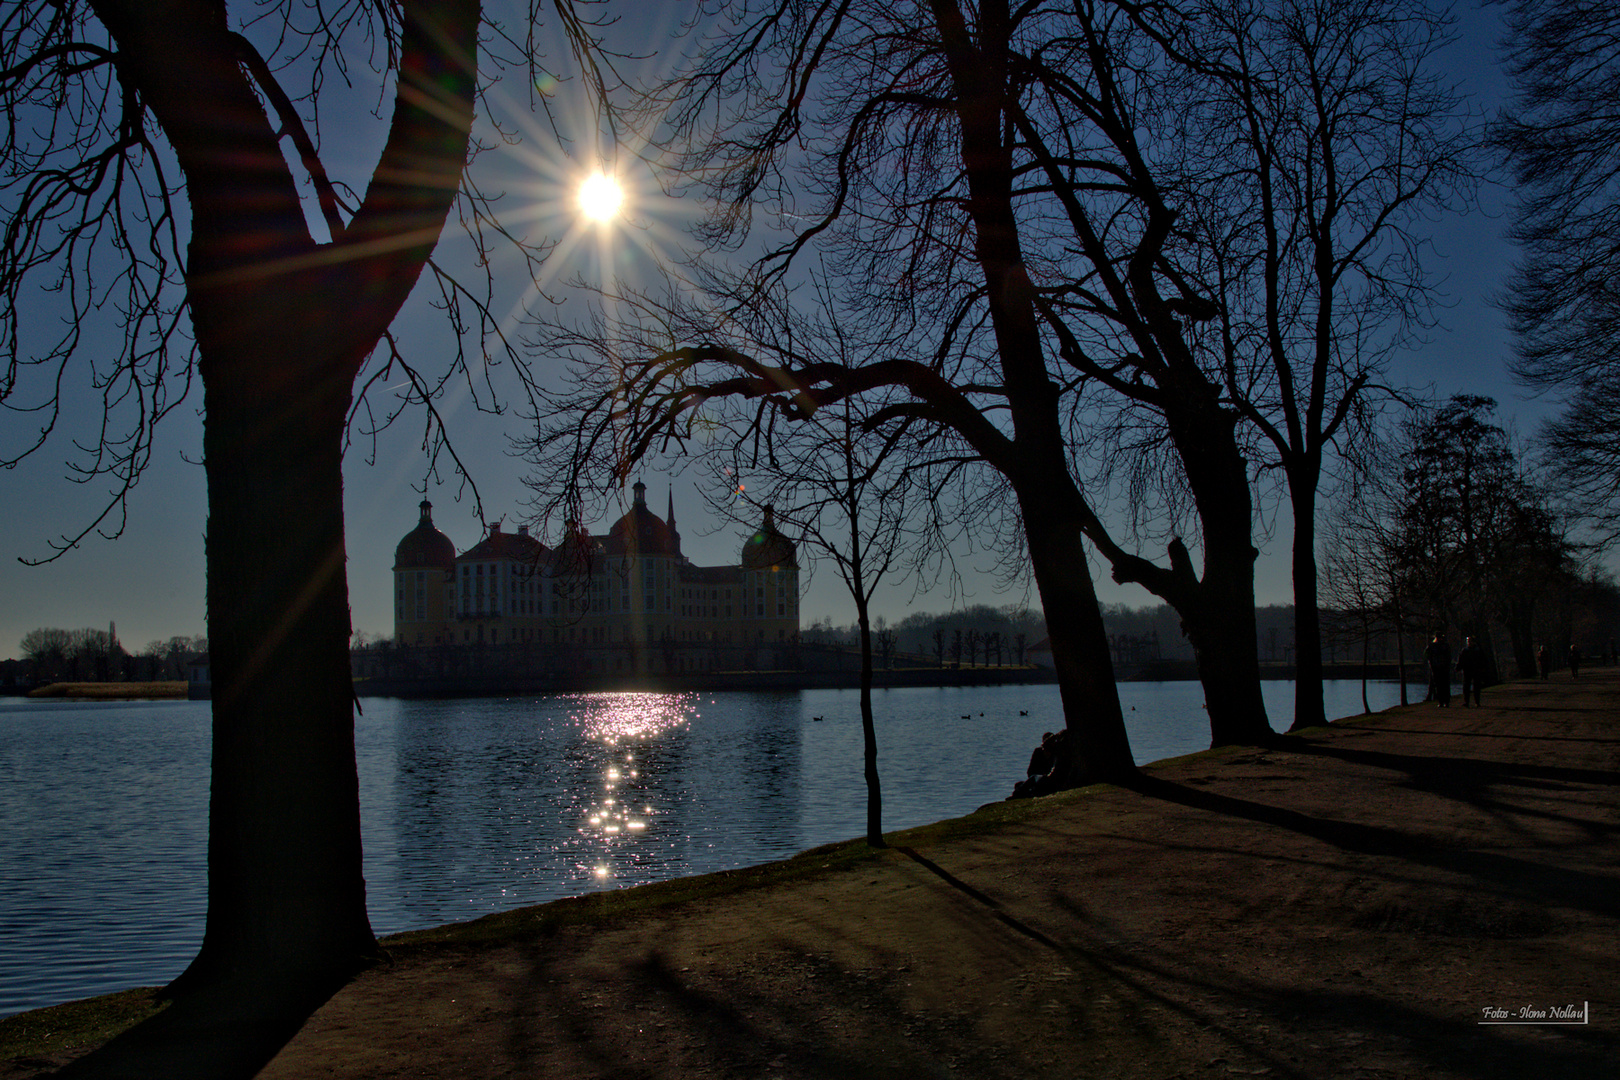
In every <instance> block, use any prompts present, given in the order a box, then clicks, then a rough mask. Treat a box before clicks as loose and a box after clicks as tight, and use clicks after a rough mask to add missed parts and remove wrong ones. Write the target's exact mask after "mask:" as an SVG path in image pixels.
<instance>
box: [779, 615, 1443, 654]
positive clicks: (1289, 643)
mask: <svg viewBox="0 0 1620 1080" xmlns="http://www.w3.org/2000/svg"><path fill="white" fill-rule="evenodd" d="M1323 621H1324V623H1325V624H1326V625H1327V626H1328V627H1329V628H1333V627H1336V626H1339V625H1341V624H1342V625H1343V626H1345V627H1347V628H1348V627H1350V626H1352V625H1358V624H1356V623H1355V621H1354V620H1351V619H1348V618H1341V617H1340V616H1339V614H1338V613H1335V612H1323ZM1255 622H1256V626H1257V631H1256V636H1257V642H1258V645H1259V648H1260V660H1261V662H1262V663H1279V664H1285V663H1291V662H1292V661H1293V653H1294V605H1292V604H1268V605H1266V606H1264V607H1260V608H1256V609H1255ZM1103 625H1104V626H1105V627H1106V628H1107V631H1108V641H1109V645H1110V646H1111V647H1112V650H1113V654H1114V662H1115V663H1116V664H1132V663H1146V662H1148V661H1150V660H1191V659H1193V654H1192V646H1191V645H1190V644H1188V642H1187V638H1186V635H1184V634H1183V633H1182V632H1181V618H1180V616H1178V615H1177V614H1176V612H1175V609H1173V608H1172V607H1170V605H1168V604H1157V605H1154V606H1150V607H1139V608H1136V607H1129V606H1127V605H1125V604H1105V605H1103ZM873 632H874V634H879V633H885V632H886V633H892V634H893V635H894V640H893V648H894V651H895V652H896V654H898V655H902V656H912V657H925V658H928V659H931V660H939V659H941V645H942V644H943V660H944V661H946V662H953V661H956V660H957V658H956V657H955V656H954V655H953V650H955V649H956V648H958V647H959V648H960V650H961V652H960V661H959V662H961V663H973V664H981V663H988V664H996V663H998V660H997V659H996V657H995V656H994V655H993V654H986V653H985V651H984V648H985V642H986V641H995V640H998V639H997V638H996V635H1000V637H999V641H1000V643H1001V646H1002V650H1003V652H1004V655H1005V659H1003V660H1001V661H999V662H1000V663H1008V664H1012V663H1023V662H1025V659H1024V658H1027V655H1028V650H1029V649H1030V648H1033V647H1034V646H1036V645H1038V644H1039V643H1040V642H1041V641H1043V640H1044V639H1045V638H1046V619H1045V617H1044V616H1043V615H1042V614H1041V613H1040V612H1039V611H1038V610H1034V609H1032V608H1029V607H1026V606H1023V605H1018V604H1009V605H1007V606H1004V607H991V606H990V605H988V604H977V605H975V606H973V607H969V608H963V609H962V610H960V611H952V612H946V613H944V614H932V613H929V612H920V611H919V612H913V613H912V614H910V615H907V616H906V617H905V618H904V619H902V620H900V621H899V622H897V623H888V622H886V621H885V620H884V619H882V618H881V617H880V618H878V619H876V620H875V621H874V622H873ZM803 637H804V639H805V640H806V641H812V642H821V643H826V644H834V645H847V646H850V647H852V648H853V647H855V646H857V645H859V643H860V636H859V632H858V629H857V628H856V626H855V625H854V624H853V623H851V624H849V625H847V626H835V625H834V624H833V623H832V620H830V619H828V618H825V617H824V618H822V619H819V620H817V621H816V622H814V623H812V624H810V625H809V626H807V627H806V628H805V629H804V631H803ZM959 640H960V642H961V645H960V646H958V645H957V642H958V641H959ZM1020 640H1021V641H1022V642H1023V648H1024V652H1023V654H1022V656H1023V658H1018V659H1015V656H1016V655H1018V654H1017V646H1018V643H1019V641H1020ZM969 642H973V643H975V644H976V655H975V657H974V658H972V659H970V656H969ZM1414 647H1416V648H1419V649H1420V648H1421V646H1420V645H1416V640H1415V638H1414V640H1412V641H1409V642H1407V648H1406V650H1405V652H1406V657H1407V659H1408V660H1411V659H1413V658H1414V656H1415V655H1416V653H1415V652H1414ZM878 648H879V650H880V651H881V645H879V646H878ZM1361 649H1362V645H1361V640H1360V636H1359V633H1357V634H1351V633H1349V632H1348V630H1347V631H1346V632H1345V633H1344V634H1336V633H1332V632H1330V633H1328V634H1326V635H1325V636H1324V640H1323V643H1322V659H1323V660H1325V661H1327V662H1329V663H1332V662H1334V661H1338V660H1357V661H1359V660H1361V659H1362V651H1361ZM1400 652H1401V650H1399V649H1398V648H1397V643H1396V642H1395V640H1394V637H1393V636H1392V635H1387V634H1386V635H1375V637H1374V640H1373V641H1372V642H1370V643H1369V645H1368V650H1367V657H1366V659H1367V660H1368V661H1369V662H1371V663H1392V662H1394V661H1396V660H1397V659H1399V655H1400Z"/></svg>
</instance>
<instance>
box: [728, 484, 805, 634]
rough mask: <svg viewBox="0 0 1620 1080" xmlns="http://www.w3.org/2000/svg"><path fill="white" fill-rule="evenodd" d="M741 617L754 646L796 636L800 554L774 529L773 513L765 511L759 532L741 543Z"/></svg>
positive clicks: (797, 628)
mask: <svg viewBox="0 0 1620 1080" xmlns="http://www.w3.org/2000/svg"><path fill="white" fill-rule="evenodd" d="M742 574H743V595H744V596H745V597H747V601H746V602H745V604H744V605H743V614H744V616H745V617H746V618H747V619H748V620H749V621H750V622H751V623H752V624H753V626H752V633H751V634H750V635H749V637H750V638H752V639H753V640H754V641H755V642H777V641H788V640H792V639H793V638H796V637H798V635H799V554H798V549H797V548H796V547H795V546H794V543H793V541H791V540H789V539H788V538H787V537H785V536H783V535H782V533H781V532H780V531H779V530H778V529H777V528H776V512H775V510H774V509H773V508H772V507H769V506H767V507H766V508H765V520H764V522H763V523H761V525H760V527H759V531H758V532H756V533H754V535H752V536H750V537H749V538H748V539H747V540H745V541H743V548H742Z"/></svg>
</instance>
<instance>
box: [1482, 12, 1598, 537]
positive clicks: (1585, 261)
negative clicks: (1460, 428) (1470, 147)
mask: <svg viewBox="0 0 1620 1080" xmlns="http://www.w3.org/2000/svg"><path fill="white" fill-rule="evenodd" d="M1505 22H1506V30H1507V32H1506V37H1505V39H1504V41H1503V47H1504V49H1505V52H1506V61H1507V67H1508V73H1509V75H1510V76H1511V77H1512V79H1513V82H1514V84H1515V87H1516V89H1517V91H1518V94H1517V97H1516V98H1515V100H1514V102H1513V104H1512V106H1511V107H1510V108H1509V109H1507V110H1506V112H1505V113H1504V114H1503V116H1502V117H1501V119H1500V122H1499V123H1498V124H1497V125H1496V127H1495V129H1494V131H1493V139H1492V141H1493V143H1494V145H1495V146H1496V148H1497V149H1498V150H1499V151H1501V152H1502V153H1503V154H1504V155H1506V157H1507V159H1508V161H1509V162H1510V163H1511V165H1512V167H1513V169H1514V172H1515V174H1516V176H1517V179H1518V182H1519V184H1518V199H1519V202H1518V207H1517V209H1516V212H1515V220H1514V225H1513V230H1512V233H1511V235H1512V236H1513V238H1514V239H1515V240H1517V241H1518V242H1519V244H1520V245H1521V247H1522V250H1523V257H1522V259H1521V261H1520V263H1519V265H1518V266H1517V267H1516V268H1515V272H1514V276H1513V279H1512V282H1511V284H1510V292H1509V295H1508V298H1507V300H1506V308H1507V311H1508V313H1509V315H1510V317H1511V320H1512V326H1513V330H1514V333H1515V336H1516V339H1517V356H1516V358H1515V360H1514V364H1513V369H1514V373H1515V374H1516V375H1517V376H1518V377H1519V378H1521V379H1522V380H1524V381H1525V382H1526V383H1527V384H1529V385H1530V386H1533V387H1537V388H1540V389H1545V390H1552V391H1557V392H1560V393H1562V394H1563V395H1565V398H1566V406H1565V411H1564V413H1563V415H1562V416H1561V417H1560V418H1558V419H1557V420H1555V421H1553V422H1552V423H1550V424H1549V425H1548V426H1547V428H1546V430H1545V432H1544V433H1543V434H1544V438H1545V440H1546V444H1547V447H1548V449H1549V450H1550V451H1551V452H1550V453H1549V455H1548V457H1549V460H1550V462H1551V463H1552V465H1553V467H1554V469H1555V472H1556V474H1557V476H1558V479H1559V481H1560V482H1561V484H1562V485H1563V486H1565V487H1566V488H1567V489H1568V490H1569V492H1570V494H1571V495H1572V496H1574V497H1575V502H1576V504H1577V505H1579V506H1581V507H1582V509H1583V511H1584V512H1586V513H1587V514H1588V515H1589V516H1590V517H1592V518H1593V519H1595V520H1597V521H1598V522H1599V523H1600V524H1601V525H1602V526H1603V527H1604V529H1605V530H1606V531H1607V532H1608V534H1609V536H1610V537H1611V538H1612V537H1613V536H1614V534H1615V533H1616V531H1617V529H1620V468H1617V467H1620V450H1617V448H1620V393H1617V391H1616V383H1617V374H1620V349H1617V348H1616V343H1617V342H1620V294H1617V292H1616V290H1615V287H1614V282H1615V280H1616V278H1617V277H1620V244H1617V243H1616V240H1615V238H1616V237H1617V236H1620V113H1617V112H1616V110H1615V108H1614V87H1615V82H1616V79H1617V78H1620V10H1617V9H1616V8H1615V6H1614V5H1612V4H1607V3H1602V2H1600V0H1513V2H1512V3H1509V4H1508V5H1507V13H1506V17H1505Z"/></svg>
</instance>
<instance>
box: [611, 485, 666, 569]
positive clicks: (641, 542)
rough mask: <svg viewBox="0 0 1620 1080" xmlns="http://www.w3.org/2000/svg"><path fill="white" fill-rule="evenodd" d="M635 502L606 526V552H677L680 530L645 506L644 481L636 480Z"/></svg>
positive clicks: (618, 553)
mask: <svg viewBox="0 0 1620 1080" xmlns="http://www.w3.org/2000/svg"><path fill="white" fill-rule="evenodd" d="M634 490H635V495H636V501H635V504H634V505H632V506H631V507H630V509H629V510H628V511H627V512H626V513H625V515H624V516H623V517H621V518H620V519H619V520H618V521H615V522H614V523H613V528H611V529H609V530H608V534H607V551H608V554H609V555H630V556H636V555H679V554H680V553H681V534H680V533H678V532H676V531H675V526H674V525H673V524H672V523H671V522H666V521H665V520H664V519H663V518H661V517H659V516H658V515H657V514H655V513H653V512H652V511H651V510H650V509H648V508H647V485H646V484H643V483H642V482H641V481H639V480H638V481H636V485H635V489H634ZM670 517H671V518H673V517H674V501H673V499H671V502H670Z"/></svg>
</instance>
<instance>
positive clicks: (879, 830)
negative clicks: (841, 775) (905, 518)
mask: <svg viewBox="0 0 1620 1080" xmlns="http://www.w3.org/2000/svg"><path fill="white" fill-rule="evenodd" d="M852 583H853V584H854V586H855V589H854V590H853V591H854V592H855V594H856V595H855V619H856V621H857V622H858V623H859V624H860V627H861V743H862V746H863V747H864V748H865V753H864V760H865V767H866V844H867V846H868V847H875V848H880V847H888V845H887V844H886V843H884V842H883V785H882V783H881V782H880V781H879V779H878V763H877V756H878V747H877V725H876V723H875V722H874V721H873V718H872V623H871V620H870V619H869V618H868V617H867V609H866V597H865V596H864V595H862V590H864V589H865V588H866V586H865V583H864V582H862V581H861V580H860V578H859V577H858V576H857V577H855V578H854V579H852Z"/></svg>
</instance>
